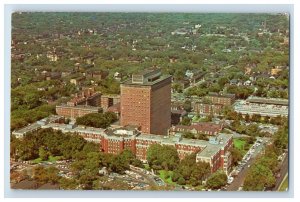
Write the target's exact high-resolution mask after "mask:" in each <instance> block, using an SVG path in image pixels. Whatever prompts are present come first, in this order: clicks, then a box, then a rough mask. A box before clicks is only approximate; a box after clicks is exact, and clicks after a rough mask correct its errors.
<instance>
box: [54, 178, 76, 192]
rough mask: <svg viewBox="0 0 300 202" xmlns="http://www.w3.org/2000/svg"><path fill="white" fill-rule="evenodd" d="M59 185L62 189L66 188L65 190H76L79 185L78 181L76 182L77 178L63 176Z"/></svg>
mask: <svg viewBox="0 0 300 202" xmlns="http://www.w3.org/2000/svg"><path fill="white" fill-rule="evenodd" d="M59 187H60V189H64V190H74V189H76V188H77V187H78V183H77V182H76V180H75V179H69V178H65V177H62V178H61V179H60V180H59Z"/></svg>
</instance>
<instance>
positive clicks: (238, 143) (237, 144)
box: [233, 139, 246, 151]
mask: <svg viewBox="0 0 300 202" xmlns="http://www.w3.org/2000/svg"><path fill="white" fill-rule="evenodd" d="M233 144H234V147H236V148H238V149H239V150H241V151H242V150H244V147H245V144H246V140H241V139H233Z"/></svg>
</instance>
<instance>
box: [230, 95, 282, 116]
mask: <svg viewBox="0 0 300 202" xmlns="http://www.w3.org/2000/svg"><path fill="white" fill-rule="evenodd" d="M233 108H234V110H235V111H236V112H238V113H241V114H243V115H246V114H248V115H254V114H259V115H261V116H269V117H276V116H288V100H287V99H275V98H262V97H253V96H251V97H249V98H248V99H247V100H237V101H236V102H235V103H234V105H233Z"/></svg>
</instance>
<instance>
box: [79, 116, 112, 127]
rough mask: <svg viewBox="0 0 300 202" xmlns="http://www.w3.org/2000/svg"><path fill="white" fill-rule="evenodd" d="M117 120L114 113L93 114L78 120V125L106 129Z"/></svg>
mask: <svg viewBox="0 0 300 202" xmlns="http://www.w3.org/2000/svg"><path fill="white" fill-rule="evenodd" d="M116 120H117V116H116V115H115V114H114V113H113V112H105V113H104V114H102V113H92V114H87V115H84V116H82V117H78V118H77V119H76V124H78V125H85V126H91V127H95V128H106V127H108V126H109V125H110V124H111V123H113V122H115V121H116Z"/></svg>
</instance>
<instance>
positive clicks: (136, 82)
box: [121, 69, 171, 135]
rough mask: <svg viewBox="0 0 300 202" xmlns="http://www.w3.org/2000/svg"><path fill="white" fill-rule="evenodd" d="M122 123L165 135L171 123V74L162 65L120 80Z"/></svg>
mask: <svg viewBox="0 0 300 202" xmlns="http://www.w3.org/2000/svg"><path fill="white" fill-rule="evenodd" d="M121 125H122V126H126V125H136V126H139V127H140V130H141V131H142V132H144V133H151V134H158V135H165V134H167V131H168V129H169V128H170V126H171V76H170V75H161V72H160V70H159V69H156V70H146V71H144V72H142V73H140V74H133V75H132V78H131V79H130V80H127V81H125V82H123V83H122V84H121Z"/></svg>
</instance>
